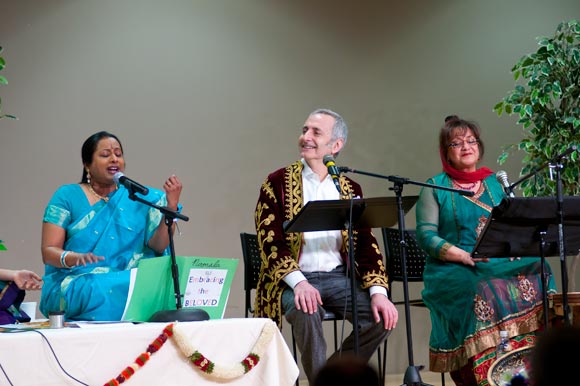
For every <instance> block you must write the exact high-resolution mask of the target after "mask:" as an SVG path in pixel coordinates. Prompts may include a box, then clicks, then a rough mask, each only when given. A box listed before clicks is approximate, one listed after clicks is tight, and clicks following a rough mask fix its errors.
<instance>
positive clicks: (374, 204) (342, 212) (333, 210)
mask: <svg viewBox="0 0 580 386" xmlns="http://www.w3.org/2000/svg"><path fill="white" fill-rule="evenodd" d="M418 198H419V197H418V196H407V197H402V200H401V201H402V207H403V210H404V212H405V213H407V212H408V211H409V210H411V208H412V207H413V206H414V205H415V203H416V202H417V199H418ZM398 199H399V197H374V198H354V199H352V200H321V201H310V202H308V203H307V204H306V205H304V207H303V208H302V210H301V211H300V212H299V213H298V214H297V215H296V216H295V217H294V218H293V219H292V220H291V221H289V222H288V223H286V224H284V231H285V232H287V233H288V232H310V231H325V230H343V229H347V230H348V235H349V249H348V250H349V256H348V259H349V266H350V267H354V255H353V248H354V246H353V244H352V229H353V228H382V227H391V226H393V225H395V224H396V223H397V222H398V221H399V218H398V214H399V206H398V203H397V200H398ZM351 211H352V212H351ZM351 213H352V216H351ZM355 276H356V275H352V274H351V275H350V283H351V299H355V286H356V277H355ZM352 315H353V317H352V320H353V326H357V325H358V309H357V307H356V303H355V302H352ZM407 331H409V325H408V324H407ZM353 338H354V352H355V355H358V350H359V340H358V329H357V328H353Z"/></svg>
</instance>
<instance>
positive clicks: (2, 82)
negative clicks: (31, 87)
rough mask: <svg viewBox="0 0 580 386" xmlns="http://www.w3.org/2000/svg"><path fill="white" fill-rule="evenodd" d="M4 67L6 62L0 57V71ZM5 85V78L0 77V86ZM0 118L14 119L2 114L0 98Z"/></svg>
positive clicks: (0, 49)
mask: <svg viewBox="0 0 580 386" xmlns="http://www.w3.org/2000/svg"><path fill="white" fill-rule="evenodd" d="M1 53H2V47H1V46H0V54H1ZM4 67H6V61H5V60H4V58H3V57H2V56H0V71H2V70H3V69H4ZM6 84H8V81H7V80H6V77H4V76H2V75H0V85H6ZM2 118H12V119H16V117H15V116H14V115H10V114H2V98H0V119H2Z"/></svg>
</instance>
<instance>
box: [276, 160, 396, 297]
mask: <svg viewBox="0 0 580 386" xmlns="http://www.w3.org/2000/svg"><path fill="white" fill-rule="evenodd" d="M302 163H303V164H304V168H303V169H302V197H303V200H304V205H306V204H307V203H308V202H309V201H313V200H338V199H340V194H339V193H338V190H336V186H335V185H334V182H333V181H332V177H331V176H330V175H327V176H326V177H325V178H324V179H323V180H322V181H320V176H319V175H318V174H316V173H314V171H312V169H311V168H310V166H308V164H307V163H306V161H305V160H304V159H302ZM302 238H303V239H302V251H301V253H300V257H299V258H298V265H299V266H300V271H294V272H290V273H289V274H288V275H286V276H285V277H284V282H285V283H286V284H288V285H289V286H290V287H291V288H294V287H295V286H296V284H298V283H299V282H301V281H303V280H306V277H304V274H303V273H302V272H330V271H332V270H333V269H335V268H336V267H338V266H339V265H343V264H344V262H343V260H342V256H341V255H340V250H341V247H342V233H341V231H339V230H334V231H316V232H304V233H302ZM374 293H382V294H383V295H385V296H387V290H386V289H385V288H383V287H380V286H372V287H370V294H371V295H373V294H374Z"/></svg>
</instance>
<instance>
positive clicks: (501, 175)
mask: <svg viewBox="0 0 580 386" xmlns="http://www.w3.org/2000/svg"><path fill="white" fill-rule="evenodd" d="M495 178H496V179H497V181H498V182H499V183H500V184H501V185H502V186H503V190H505V193H506V194H507V195H508V196H509V197H515V194H514V192H513V191H512V189H511V188H510V183H509V181H508V176H507V173H506V172H505V170H500V171H498V172H497V173H495Z"/></svg>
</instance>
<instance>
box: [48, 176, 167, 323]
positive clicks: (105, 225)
mask: <svg viewBox="0 0 580 386" xmlns="http://www.w3.org/2000/svg"><path fill="white" fill-rule="evenodd" d="M143 198H144V199H145V200H147V201H149V202H152V203H155V204H156V205H159V206H166V205H167V199H166V197H165V194H164V193H163V192H161V191H160V190H157V189H153V188H149V194H148V195H147V196H145V197H143ZM162 218H163V215H162V214H161V212H160V211H159V210H157V209H155V208H151V207H149V206H147V205H145V204H142V203H140V202H137V201H133V200H131V199H129V194H128V191H127V189H125V188H124V187H123V186H120V187H119V189H118V190H116V191H114V192H112V193H111V194H110V195H109V201H108V202H105V201H104V200H101V201H99V202H97V203H96V204H94V205H93V206H91V205H90V203H89V201H88V199H87V197H86V195H85V193H84V191H83V190H82V188H81V186H80V185H79V184H70V185H63V186H61V187H60V188H59V189H57V191H56V192H55V193H54V195H53V197H52V198H51V200H50V201H49V203H48V205H47V207H46V210H45V213H44V218H43V221H44V222H48V223H51V224H55V225H57V226H60V227H62V228H64V229H65V231H66V239H65V243H64V246H63V247H64V250H67V251H74V252H79V253H86V252H92V253H94V254H95V255H97V256H103V257H105V259H104V260H102V261H99V262H97V263H92V264H87V266H82V265H81V266H75V267H73V268H71V269H67V268H57V267H54V266H52V265H48V264H47V265H45V272H44V277H43V280H44V285H43V287H42V294H41V298H40V307H39V308H40V311H41V312H42V313H43V314H44V315H45V316H46V315H48V314H49V312H51V311H64V313H65V319H66V320H120V319H121V317H122V315H123V311H124V309H125V304H126V302H127V296H128V290H129V282H130V270H131V268H135V267H136V266H137V264H138V263H139V261H140V260H141V259H144V258H151V257H154V256H156V254H155V252H154V251H153V250H152V249H151V248H149V247H148V246H147V244H148V242H149V239H150V238H151V237H152V236H153V233H154V232H155V230H156V229H157V227H158V226H159V224H160V223H161V220H162ZM168 253H169V250H166V251H165V254H168Z"/></svg>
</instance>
